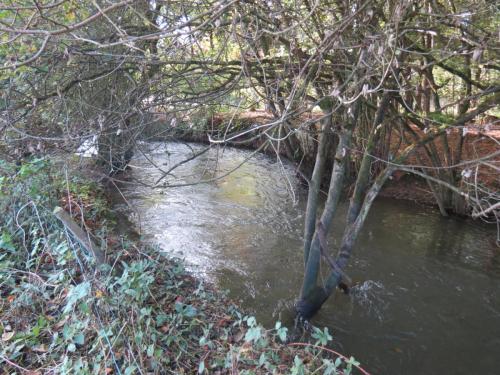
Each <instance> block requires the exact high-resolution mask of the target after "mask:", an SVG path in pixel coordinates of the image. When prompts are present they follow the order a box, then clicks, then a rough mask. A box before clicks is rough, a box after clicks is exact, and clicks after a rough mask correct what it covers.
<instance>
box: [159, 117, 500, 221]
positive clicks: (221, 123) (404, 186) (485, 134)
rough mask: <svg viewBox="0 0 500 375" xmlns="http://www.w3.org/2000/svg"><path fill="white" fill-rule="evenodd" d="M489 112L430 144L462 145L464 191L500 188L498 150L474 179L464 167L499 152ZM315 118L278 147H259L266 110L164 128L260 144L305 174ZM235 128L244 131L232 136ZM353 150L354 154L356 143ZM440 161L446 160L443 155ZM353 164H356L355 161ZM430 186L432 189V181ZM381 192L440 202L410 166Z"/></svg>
mask: <svg viewBox="0 0 500 375" xmlns="http://www.w3.org/2000/svg"><path fill="white" fill-rule="evenodd" d="M489 117H491V118H489ZM489 117H488V118H487V119H486V120H484V119H483V120H484V121H489V122H484V121H483V122H484V123H483V122H482V123H480V124H478V125H474V124H467V126H465V127H464V128H463V129H462V128H461V129H455V130H452V131H450V132H449V133H448V134H447V140H446V141H444V138H443V139H441V138H440V139H438V140H436V141H435V142H434V143H433V145H432V148H433V149H434V150H436V151H437V154H438V155H445V154H446V153H447V152H448V151H446V150H449V151H450V152H451V154H453V155H454V154H456V150H457V148H458V147H461V155H462V157H461V159H460V163H459V165H458V167H460V166H461V167H460V168H459V174H460V172H461V176H462V180H461V181H460V182H459V183H458V185H457V187H458V188H459V189H461V190H462V191H464V192H473V191H475V189H478V188H479V189H483V190H487V191H490V192H496V191H499V190H500V180H499V179H498V171H497V170H496V169H495V167H494V165H495V163H498V162H499V161H500V156H498V155H497V156H496V157H493V158H490V159H489V161H491V164H490V165H486V166H484V165H483V166H482V167H481V168H478V170H477V171H476V172H474V173H477V176H475V177H474V179H471V178H470V176H471V175H472V171H469V170H468V169H467V165H468V163H469V162H470V161H472V160H475V159H479V158H483V157H485V156H486V155H493V154H498V152H499V144H500V122H499V120H498V118H496V117H493V116H489ZM319 118H320V115H319V114H317V113H314V114H311V113H308V114H304V115H303V116H302V117H301V119H300V121H301V123H300V124H294V123H292V124H290V126H291V129H293V130H294V131H293V134H292V136H290V137H288V139H289V140H290V141H289V142H285V141H284V142H281V146H280V147H278V148H276V147H269V146H267V147H262V146H263V142H264V141H265V140H266V139H267V138H266V137H261V136H259V135H260V133H261V132H262V131H265V130H266V127H265V126H264V125H265V124H268V123H271V122H272V121H273V116H272V114H271V113H269V112H265V111H251V112H243V113H240V114H238V115H237V116H236V115H232V114H216V115H212V116H209V117H201V118H185V119H182V120H176V121H174V122H173V123H174V125H175V126H174V127H173V129H172V130H173V132H168V133H167V134H169V137H172V134H173V137H174V138H175V139H177V140H181V141H188V142H198V143H209V142H210V140H214V139H215V140H220V139H228V141H227V142H225V144H228V145H231V146H233V147H243V148H250V149H261V152H263V153H266V154H269V155H276V152H278V153H279V154H280V155H281V156H282V157H285V158H287V159H289V160H291V161H292V162H294V163H295V164H296V165H297V171H298V173H299V174H300V175H301V176H302V177H304V178H306V179H307V178H309V177H310V175H311V173H312V170H313V168H314V162H315V154H316V143H317V142H316V140H315V138H316V136H317V131H318V119H319ZM157 120H158V124H157V125H156V126H153V128H156V130H157V127H158V125H159V128H162V126H163V127H164V125H162V123H163V124H164V121H165V119H164V118H161V117H160V118H158V119H157ZM171 123H172V121H171V122H170V124H171ZM263 126H264V127H263ZM261 127H263V128H261ZM412 127H413V128H414V129H413V130H414V131H415V132H417V133H418V132H420V130H418V128H417V127H415V126H412ZM459 133H460V134H463V141H460V138H459V136H460V134H459ZM237 134H243V135H242V136H237V137H235V135H237ZM160 138H161V137H160ZM170 139H171V138H170ZM388 139H389V143H388V150H389V153H392V154H396V153H397V152H398V151H401V150H402V149H404V148H405V147H406V146H407V144H406V143H405V142H403V140H402V139H401V137H400V136H399V135H398V134H397V132H396V131H394V134H391V135H390V136H389V137H388ZM331 142H335V139H334V137H332V141H331ZM459 145H461V146H459ZM445 151H446V152H445ZM352 152H354V154H356V152H357V151H356V149H355V147H354V148H353V150H352ZM444 157H445V156H444ZM332 158H333V155H330V156H329V157H328V160H327V163H326V164H327V165H331V164H332V163H333V160H332ZM358 161H359V160H358ZM441 162H442V163H445V161H441ZM432 163H433V162H432V161H431V160H430V159H429V156H428V155H427V154H426V152H425V151H424V150H419V151H418V152H416V153H415V154H414V155H412V156H411V157H410V158H409V159H408V166H409V167H412V166H415V167H417V166H423V167H424V168H428V169H429V168H432V167H433V164H432ZM379 164H380V165H378V164H376V165H375V168H379V167H381V166H382V163H379ZM443 165H444V164H443ZM492 165H493V167H492ZM352 168H356V167H355V165H353V166H352ZM441 169H448V168H441ZM429 170H430V169H429ZM329 178H330V173H329V171H327V173H326V174H325V176H324V185H325V186H327V185H328V181H329ZM446 178H448V177H446ZM433 188H434V189H436V187H433ZM380 196H382V197H386V198H393V199H399V200H406V201H411V202H413V203H417V204H420V205H427V206H434V207H438V203H437V201H436V197H435V195H434V193H433V191H432V189H431V187H430V186H429V184H428V183H427V182H426V181H425V180H424V179H423V178H421V177H419V176H417V175H412V174H410V173H408V172H402V171H396V172H395V173H394V174H393V176H391V178H390V179H389V180H388V181H387V182H386V183H385V185H384V187H383V189H382V190H381V192H380ZM450 210H451V211H450V213H455V212H453V210H454V208H453V207H450ZM458 214H459V215H460V216H464V215H465V216H470V215H471V212H470V211H463V210H462V209H460V212H458Z"/></svg>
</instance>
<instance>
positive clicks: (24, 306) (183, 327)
mask: <svg viewBox="0 0 500 375" xmlns="http://www.w3.org/2000/svg"><path fill="white" fill-rule="evenodd" d="M80 169H81V166H80ZM0 171H1V177H0V183H1V185H0V194H1V195H2V200H1V207H0V208H1V211H2V212H3V213H4V215H3V216H2V218H1V219H0V220H1V222H0V224H1V227H2V233H1V240H0V248H1V250H2V253H1V255H0V285H1V286H2V287H1V302H0V321H1V324H0V335H1V340H0V363H1V364H2V365H1V368H2V369H1V370H0V373H2V374H10V373H12V372H19V373H26V374H31V375H34V374H49V373H68V374H69V373H78V374H85V373H89V374H91V373H93V374H136V373H145V372H147V373H152V374H167V373H172V374H182V373H198V374H204V373H207V374H208V373H210V374H213V373H219V374H225V373H232V374H233V373H240V374H267V373H275V374H285V373H286V374H288V373H292V374H309V373H313V372H318V371H320V372H323V373H329V374H335V373H340V372H342V371H343V372H342V373H343V374H349V373H351V371H353V369H355V368H357V366H358V363H357V362H356V361H355V360H354V359H353V358H350V359H347V358H343V357H342V356H339V355H338V354H337V353H335V352H333V351H332V350H330V349H328V348H326V347H325V346H326V345H327V344H328V342H329V341H330V340H331V339H332V337H331V335H330V334H329V332H328V331H327V330H326V329H325V330H320V329H317V328H313V329H312V332H311V333H310V335H309V340H307V342H291V341H290V334H289V332H288V330H287V328H286V327H282V326H281V324H280V323H279V322H277V323H276V325H275V327H274V328H273V329H267V330H266V329H264V328H263V327H262V326H260V325H258V323H257V322H256V320H255V318H253V317H252V316H246V315H245V314H244V313H243V312H242V311H241V310H240V309H239V308H238V307H237V306H236V305H235V304H234V303H233V302H232V301H231V300H229V299H228V298H227V297H226V296H225V295H224V294H223V293H221V292H219V291H216V290H214V289H213V288H211V287H210V286H207V285H205V283H204V282H203V281H202V280H200V279H197V278H196V277H194V276H193V275H191V274H189V273H188V272H187V271H186V270H185V269H184V266H183V264H182V262H181V261H179V260H176V259H172V258H169V257H168V256H167V255H165V254H164V253H161V252H160V251H158V249H155V248H153V247H151V246H147V245H145V244H143V243H141V242H140V241H139V240H138V239H135V238H133V236H128V235H127V233H128V232H129V231H130V228H126V229H125V230H124V228H118V225H119V224H118V223H119V221H117V219H116V217H114V216H113V213H112V212H111V209H110V204H109V200H108V199H107V198H106V195H105V191H104V190H103V189H102V187H101V186H99V185H97V184H95V183H93V182H90V181H89V180H88V178H87V177H85V176H83V175H82V174H80V173H79V172H78V169H77V168H75V166H71V165H69V164H61V163H55V162H53V161H51V160H50V159H48V158H44V159H35V160H31V161H26V162H24V163H23V164H22V165H15V164H11V163H7V162H2V163H1V165H0ZM58 206H60V207H62V208H63V209H64V210H65V211H66V212H67V213H68V215H70V216H71V217H72V219H73V220H74V221H75V222H76V223H77V224H78V226H79V227H80V228H82V229H83V230H84V231H85V232H86V233H87V235H88V236H89V237H90V238H91V239H92V241H94V242H95V243H96V244H97V245H98V246H99V248H100V249H102V251H103V252H104V253H105V257H106V258H105V259H106V261H105V262H104V263H103V264H97V263H96V260H95V258H94V257H93V256H92V255H91V254H90V253H89V252H88V251H87V249H86V247H85V246H84V244H79V243H78V242H76V241H75V238H74V237H73V236H70V235H68V231H67V230H66V229H65V227H64V226H63V225H62V224H61V223H60V222H59V221H58V220H57V218H56V217H55V216H54V215H53V213H52V210H53V208H54V207H58ZM124 233H125V234H124ZM360 371H361V370H360Z"/></svg>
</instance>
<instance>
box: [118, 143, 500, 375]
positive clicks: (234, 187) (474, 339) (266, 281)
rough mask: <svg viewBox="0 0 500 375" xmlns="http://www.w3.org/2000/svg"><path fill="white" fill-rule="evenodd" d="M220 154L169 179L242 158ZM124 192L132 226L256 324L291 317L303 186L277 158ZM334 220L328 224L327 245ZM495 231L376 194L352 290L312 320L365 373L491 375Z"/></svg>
mask: <svg viewBox="0 0 500 375" xmlns="http://www.w3.org/2000/svg"><path fill="white" fill-rule="evenodd" d="M145 146H147V147H149V148H150V150H149V151H150V152H151V157H152V158H153V159H154V161H155V162H156V163H157V164H159V165H167V166H171V165H174V164H175V163H177V162H178V161H180V160H182V159H183V158H184V157H186V156H187V155H189V153H190V149H189V148H188V147H187V146H185V145H181V144H169V145H168V146H167V148H165V147H164V146H161V145H157V144H149V145H145ZM190 147H193V148H195V149H196V148H198V147H199V146H196V145H191V146H190ZM220 154H221V153H219V155H217V154H216V152H210V153H207V154H205V155H204V157H203V158H200V159H197V160H194V161H192V162H190V163H187V164H185V165H183V166H182V168H180V169H179V170H176V171H175V175H176V182H179V180H180V181H184V182H195V181H198V180H199V179H200V178H201V177H202V176H205V177H204V178H209V177H212V176H213V175H214V173H215V172H217V173H219V174H222V173H223V172H225V171H228V170H230V169H231V168H233V167H234V166H236V165H238V164H239V163H241V161H243V160H244V159H245V158H246V157H248V155H249V154H250V153H249V152H247V151H242V150H234V149H226V150H225V151H224V155H223V157H222V158H217V156H220ZM132 165H133V168H132V172H131V173H132V176H133V177H135V178H137V179H140V180H142V181H145V182H152V181H154V180H156V179H157V178H158V176H159V174H158V172H157V171H156V170H155V169H153V168H150V167H149V165H148V162H147V160H146V159H142V158H138V159H136V160H133V162H132ZM285 175H286V178H285V177H284V176H285ZM167 182H168V179H167ZM290 186H291V187H292V188H293V192H294V194H295V198H296V199H295V200H293V199H292V198H291V197H292V195H291V194H290ZM123 193H124V194H125V196H126V198H127V200H129V201H130V203H131V204H132V205H133V206H134V207H135V209H136V214H132V215H131V219H132V221H134V222H136V223H138V222H140V224H141V228H142V231H143V233H142V235H144V236H145V237H146V238H148V239H150V240H152V241H154V242H156V243H157V244H159V245H160V247H161V248H162V249H163V250H164V251H168V252H171V253H174V254H175V255H177V256H181V257H183V258H185V259H186V261H187V263H188V264H189V265H190V267H191V269H192V270H193V272H195V273H198V274H201V275H202V276H203V277H204V278H206V279H207V280H209V281H211V282H213V283H215V284H216V285H218V286H219V287H221V288H223V289H228V290H229V292H230V296H231V297H232V298H233V299H234V300H235V301H237V302H239V303H240V304H241V305H242V306H243V307H244V308H245V309H246V310H247V311H251V312H253V313H254V314H255V315H256V316H257V318H258V319H259V320H260V322H262V323H263V324H265V325H267V326H272V325H273V324H274V322H275V321H276V320H278V319H280V320H282V321H283V322H285V323H287V324H289V325H291V324H293V323H292V322H293V315H292V314H291V310H292V307H293V303H294V299H295V298H296V296H297V294H298V291H299V290H300V284H301V281H302V274H301V273H302V270H303V264H302V254H301V246H302V226H303V219H304V217H303V216H304V209H305V201H306V195H305V194H306V193H305V191H304V190H303V189H302V188H301V187H300V185H299V184H298V181H296V179H295V177H294V174H293V168H292V167H291V166H287V165H285V174H283V170H282V168H281V167H280V164H279V163H277V162H276V160H273V159H271V158H268V157H265V156H262V155H257V156H256V157H255V158H253V159H251V160H250V161H249V162H248V163H246V164H245V165H243V166H242V167H241V168H240V169H238V170H237V171H236V172H235V173H233V174H230V175H228V176H226V177H224V178H222V179H220V180H217V181H216V182H213V183H210V184H201V185H192V186H187V187H183V188H168V189H164V190H163V191H161V190H155V191H152V190H150V189H147V188H145V187H142V186H134V187H130V186H128V187H125V188H124V191H123ZM340 209H341V210H346V207H345V205H343V206H341V207H340ZM340 217H342V215H340ZM341 224H342V223H341V222H340V221H337V222H335V223H334V229H333V233H332V236H331V237H330V238H329V244H330V246H331V247H332V251H334V249H335V248H336V246H338V239H339V238H340V235H341V233H342V225H341ZM495 236H496V232H495V228H491V227H487V226H484V225H480V224H479V223H476V222H471V221H469V220H456V219H446V218H442V217H440V216H439V215H437V214H436V212H435V211H434V210H433V209H430V208H426V207H416V206H415V205H412V204H408V203H405V202H399V201H393V200H388V199H379V200H378V201H377V202H376V203H375V205H374V207H373V209H372V211H371V213H370V215H369V218H368V221H367V224H366V227H365V228H364V230H363V234H362V235H361V236H360V238H359V240H358V242H357V244H356V249H355V254H354V257H353V259H352V261H351V263H350V265H349V268H348V270H347V272H348V273H349V275H350V276H351V277H352V278H353V280H355V281H356V283H357V285H356V286H355V287H354V288H353V290H352V293H351V294H350V295H349V296H346V295H344V294H341V293H337V294H335V295H334V296H333V297H332V298H330V299H329V300H328V302H327V303H326V304H325V306H324V307H323V308H322V309H321V310H320V311H319V313H318V315H317V316H316V317H315V318H314V319H313V322H312V323H313V324H314V325H317V326H328V327H329V328H330V332H333V334H334V337H335V343H334V346H336V347H337V348H338V349H340V350H341V351H343V352H344V353H346V354H347V355H354V356H355V357H356V358H357V359H358V360H360V361H361V362H362V363H363V364H364V367H365V368H369V369H371V370H372V372H373V373H374V374H378V373H380V374H478V373H481V374H498V365H499V364H500V359H499V358H500V357H498V353H500V339H499V338H500V249H498V248H497V247H496V245H495V242H494V239H495Z"/></svg>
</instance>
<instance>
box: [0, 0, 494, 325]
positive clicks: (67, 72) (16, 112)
mask: <svg viewBox="0 0 500 375" xmlns="http://www.w3.org/2000/svg"><path fill="white" fill-rule="evenodd" d="M0 17H1V18H0V32H3V38H4V41H6V42H9V43H8V44H6V43H4V45H3V47H2V49H1V50H0V53H1V54H2V55H3V56H4V59H5V61H6V64H5V65H4V69H3V70H2V72H3V73H2V76H1V84H2V87H3V89H4V90H3V95H2V98H3V114H4V119H5V120H4V124H3V126H4V128H5V129H6V130H7V133H8V135H9V137H11V138H12V135H16V137H19V136H20V138H21V139H24V140H36V141H42V140H43V141H46V140H48V141H56V142H61V143H71V142H70V141H73V143H76V144H80V143H81V142H82V140H83V139H85V138H88V137H91V136H97V137H98V139H99V156H100V160H101V162H102V163H103V164H105V165H106V166H107V172H109V173H113V172H116V171H117V170H122V169H123V168H124V166H125V165H126V163H127V161H128V158H129V157H130V150H131V149H132V148H133V146H134V143H135V140H136V139H137V138H138V137H139V136H141V135H142V134H144V133H145V131H146V130H147V129H148V127H149V126H150V125H151V122H152V119H151V117H152V114H154V113H155V112H157V111H158V112H167V113H168V114H170V115H173V114H174V113H179V112H191V111H193V110H199V109H200V108H209V109H212V110H214V108H218V106H226V107H228V106H232V105H234V106H235V107H236V108H237V109H238V108H245V107H250V106H252V105H256V104H257V105H261V106H265V107H267V108H268V109H269V110H270V111H271V112H272V114H273V116H274V118H273V120H272V121H270V122H269V123H266V124H262V125H260V126H259V127H258V129H255V130H252V129H250V130H248V129H245V130H244V131H243V132H241V131H240V130H238V131H237V132H236V133H234V134H228V131H224V132H223V136H222V137H221V138H220V139H217V140H213V142H214V143H215V142H218V143H221V142H226V141H227V140H232V141H235V140H239V139H241V136H242V135H248V134H252V137H250V140H252V139H254V138H257V137H259V138H261V139H262V146H261V148H266V147H270V148H272V149H274V150H276V151H277V153H278V154H279V153H280V152H281V150H282V149H283V148H284V149H285V150H286V153H287V154H288V155H289V156H293V155H295V154H296V153H297V149H298V148H299V139H298V137H297V134H298V133H299V132H301V131H302V132H310V131H311V129H313V128H314V126H315V125H314V124H315V123H316V122H318V121H319V122H320V124H319V132H318V136H317V139H315V141H316V142H317V147H316V155H315V163H314V168H313V171H312V174H311V178H310V181H309V194H308V204H307V212H306V219H305V229H304V247H303V252H304V282H303V286H302V290H301V297H300V301H299V302H298V304H297V310H298V313H299V314H300V315H301V316H302V317H304V318H309V317H311V316H312V315H313V314H314V312H315V311H317V309H319V308H320V307H321V305H322V304H323V303H324V301H325V300H326V298H328V296H329V295H330V294H331V292H332V291H333V290H334V288H335V287H336V286H337V285H338V284H339V283H340V282H341V281H342V280H344V281H346V280H347V279H348V276H347V275H346V274H345V267H346V265H347V263H348V260H349V258H350V256H351V254H352V250H353V248H354V245H355V241H356V238H357V236H358V234H359V233H360V231H361V229H362V227H363V224H364V221H365V219H366V217H367V215H368V212H369V210H370V208H371V205H372V203H373V201H374V199H375V198H376V197H377V195H378V193H379V192H380V190H381V189H382V187H383V186H384V183H385V182H386V181H387V180H388V179H389V178H390V177H391V175H392V174H393V173H394V171H396V170H401V171H405V172H409V173H412V174H415V175H418V176H421V177H423V178H425V179H426V180H427V181H428V183H429V186H430V187H431V189H432V191H433V194H434V196H435V198H436V201H437V203H438V205H439V207H440V210H441V212H442V214H448V212H449V211H451V210H454V211H456V212H464V210H466V209H469V210H472V211H473V212H474V214H475V215H478V216H484V215H488V214H494V215H497V214H498V193H496V192H494V191H487V190H484V189H483V190H481V191H480V190H479V189H478V186H477V184H476V185H474V186H473V188H474V189H476V192H475V194H471V193H470V192H469V191H467V190H466V189H464V187H465V188H466V187H467V185H466V184H465V182H464V179H463V178H462V177H463V176H462V174H463V173H464V170H469V169H471V168H479V167H480V166H482V167H481V168H483V167H484V166H486V167H487V168H491V163H488V161H489V160H490V159H492V158H495V157H497V156H498V154H499V153H498V152H495V153H492V154H490V155H486V156H481V157H478V158H475V159H474V160H466V161H463V160H462V158H463V144H464V140H465V133H466V131H467V129H468V126H469V125H470V123H471V122H473V121H477V119H478V118H479V117H480V116H483V115H484V114H486V113H487V112H488V111H490V110H491V109H492V108H494V107H495V105H496V104H497V103H498V102H499V101H500V100H499V99H500V97H499V95H500V94H499V91H500V84H499V74H498V71H499V66H498V63H497V61H498V55H497V51H496V49H495V43H496V35H495V34H494V33H493V32H492V30H493V29H494V27H495V25H497V24H498V20H497V18H496V16H495V9H494V5H493V4H491V3H490V2H488V1H474V2H472V1H467V0H466V1H450V2H448V3H446V4H441V3H439V2H435V1H424V2H416V1H410V0H401V1H377V0H372V1H357V0H321V1H320V0H316V1H311V0H269V1H265V2H262V1H256V0H248V1H236V0H233V1H210V0H206V1H205V0H197V1H193V2H188V3H186V4H184V3H182V2H175V1H167V0H164V1H155V2H148V1H122V2H118V3H114V4H112V5H108V3H106V2H102V3H97V2H93V3H92V4H87V5H86V6H76V5H75V4H73V3H71V2H68V3H66V2H64V3H44V4H42V5H40V4H38V6H36V5H35V6H34V5H32V4H31V3H30V2H25V3H22V4H19V2H16V3H15V4H14V2H12V4H7V5H5V6H4V7H3V8H2V13H1V14H0ZM28 42H29V43H28ZM26 46H28V47H26ZM450 84H452V86H453V88H452V89H451V90H450V88H449V85H450ZM313 111H319V113H320V115H319V116H313V117H312V119H310V120H304V119H305V116H304V115H305V114H306V113H312V112H313ZM315 113H316V112H315ZM297 124H299V125H297ZM394 137H398V139H399V141H398V142H393V141H392V142H391V139H393V138H394ZM246 141H248V139H246ZM452 144H454V145H455V146H453V147H452V146H451V145H452ZM395 145H396V146H395ZM68 147H69V146H68ZM410 158H415V159H417V160H420V161H421V163H420V164H421V166H422V167H423V168H417V167H415V166H414V165H413V164H411V163H409V160H410ZM493 168H496V167H495V166H493ZM497 170H498V169H497ZM169 172H170V170H169V171H166V172H165V173H169ZM466 173H468V172H466ZM328 174H329V175H330V178H329V182H328V183H327V187H328V195H327V200H326V204H325V206H324V208H323V210H322V211H321V212H320V211H319V206H318V201H319V192H320V187H321V184H322V183H323V181H324V180H325V177H326V176H328ZM347 183H351V184H352V189H351V191H352V193H351V194H350V197H349V199H350V204H349V209H348V212H347V216H346V226H345V228H344V235H343V238H342V240H341V245H340V247H339V249H338V253H337V255H336V257H333V256H332V255H329V252H328V250H327V243H326V240H325V239H326V235H327V234H328V232H329V231H330V230H331V226H332V222H333V218H334V217H335V215H338V212H337V207H338V203H339V201H340V199H341V197H342V194H343V193H344V191H345V189H344V188H345V185H346V184H347ZM322 259H324V260H325V261H326V264H327V266H328V270H329V271H328V275H327V278H326V281H325V282H324V283H323V284H320V283H319V280H320V278H319V275H320V272H321V265H322Z"/></svg>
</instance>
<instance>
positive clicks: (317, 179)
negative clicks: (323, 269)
mask: <svg viewBox="0 0 500 375" xmlns="http://www.w3.org/2000/svg"><path fill="white" fill-rule="evenodd" d="M331 126H332V114H331V113H329V114H328V115H327V117H326V118H325V119H324V120H323V121H322V127H321V131H320V134H319V144H318V149H317V151H316V162H315V163H314V170H313V174H312V177H311V182H310V183H309V191H308V194H307V206H306V207H307V209H306V218H305V226H304V266H307V260H308V259H309V250H310V248H311V241H312V238H313V234H314V231H315V228H316V225H315V224H316V215H317V211H318V197H319V190H320V187H321V180H322V178H323V171H324V166H325V162H326V159H327V152H326V151H327V144H328V132H329V131H330V129H331Z"/></svg>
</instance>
